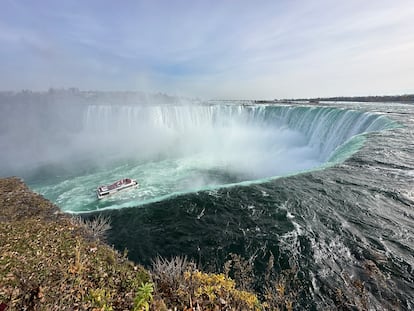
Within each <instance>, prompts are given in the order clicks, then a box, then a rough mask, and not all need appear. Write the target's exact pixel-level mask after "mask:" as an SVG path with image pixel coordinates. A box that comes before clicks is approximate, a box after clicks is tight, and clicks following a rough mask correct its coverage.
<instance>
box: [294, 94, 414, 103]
mask: <svg viewBox="0 0 414 311" xmlns="http://www.w3.org/2000/svg"><path fill="white" fill-rule="evenodd" d="M292 100H293V101H308V102H310V103H315V102H325V101H335V102H382V103H384V102H387V103H388V102H400V103H414V94H407V95H384V96H339V97H338V96H337V97H316V98H305V99H292Z"/></svg>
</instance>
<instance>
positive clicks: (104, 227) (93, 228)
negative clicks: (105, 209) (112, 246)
mask: <svg viewBox="0 0 414 311" xmlns="http://www.w3.org/2000/svg"><path fill="white" fill-rule="evenodd" d="M72 222H73V223H74V224H75V225H78V226H81V227H83V228H84V229H85V230H86V232H87V233H88V234H89V235H90V236H91V237H92V238H93V239H97V240H102V241H105V240H106V237H107V234H108V231H109V230H110V229H111V219H110V218H109V217H106V216H103V215H101V214H99V215H98V216H96V217H94V218H92V219H85V218H82V217H80V216H73V217H72Z"/></svg>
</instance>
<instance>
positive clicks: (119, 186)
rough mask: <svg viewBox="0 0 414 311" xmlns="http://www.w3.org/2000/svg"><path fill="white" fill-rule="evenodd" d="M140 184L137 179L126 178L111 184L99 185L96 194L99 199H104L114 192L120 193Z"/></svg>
mask: <svg viewBox="0 0 414 311" xmlns="http://www.w3.org/2000/svg"><path fill="white" fill-rule="evenodd" d="M138 186H139V185H138V182H137V181H136V180H135V179H131V178H124V179H120V180H118V181H116V182H114V183H113V184H111V185H109V186H99V187H98V188H97V189H96V195H97V196H98V199H103V198H106V197H108V196H110V195H112V194H115V193H118V192H119V191H123V190H127V189H133V188H137V187H138Z"/></svg>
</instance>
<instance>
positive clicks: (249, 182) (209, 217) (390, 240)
mask: <svg viewBox="0 0 414 311" xmlns="http://www.w3.org/2000/svg"><path fill="white" fill-rule="evenodd" d="M219 106H220V105H219ZM327 106H329V107H321V108H310V107H297V106H293V107H285V106H283V107H279V106H276V108H275V107H259V108H258V107H256V106H247V107H246V106H242V105H237V103H236V104H234V106H231V107H227V106H226V107H224V108H223V107H222V108H217V107H216V106H214V107H213V108H212V107H211V106H206V107H204V108H203V109H204V110H202V111H201V112H200V111H196V112H195V111H189V110H188V109H184V110H182V108H171V107H170V108H168V109H161V110H160V111H158V112H157V113H156V114H154V115H152V117H153V120H157V121H156V122H155V121H154V122H153V123H151V125H148V124H146V125H145V126H146V128H151V126H153V127H154V128H156V129H157V128H158V127H157V126H155V125H154V124H163V126H165V127H163V129H165V128H167V129H169V130H168V131H167V132H164V131H160V132H157V133H158V134H159V135H158V136H156V135H154V136H151V142H149V141H147V140H145V139H143V138H142V137H141V136H142V135H141V136H140V135H135V134H136V133H138V132H139V131H142V130H143V129H142V128H136V125H135V123H134V122H135V121H136V120H142V119H140V118H141V116H142V115H143V114H145V113H144V112H143V111H142V110H140V111H137V110H136V109H135V108H130V107H129V108H116V109H115V108H113V107H112V108H111V107H109V108H108V107H103V108H102V107H97V106H93V107H91V108H89V110H88V112H87V114H86V116H85V118H86V119H85V120H86V121H87V124H88V126H89V128H88V131H85V133H86V134H87V135H86V134H85V135H84V137H83V139H85V140H88V139H89V138H90V137H87V136H88V135H90V133H93V131H95V130H96V131H97V132H99V133H102V132H105V131H107V130H108V124H109V125H111V129H113V127H115V128H117V127H118V128H121V129H123V130H125V128H124V126H126V125H125V124H129V125H128V126H127V128H129V129H131V128H133V129H134V130H136V131H137V132H134V133H135V134H134V135H133V136H132V138H133V139H132V140H131V137H130V136H128V139H127V140H125V141H124V140H122V139H121V140H120V141H121V142H122V143H124V142H126V143H128V144H129V145H131V141H134V139H135V138H136V137H141V138H139V140H138V141H139V143H140V144H141V146H142V145H145V146H146V147H147V149H146V150H138V149H139V148H138V149H134V148H135V147H136V146H134V145H133V144H132V145H133V146H127V147H128V148H126V147H125V146H124V147H125V149H123V151H122V154H131V151H134V152H136V153H137V154H138V153H139V154H140V155H142V157H138V156H136V157H129V158H128V159H126V158H125V159H123V160H122V159H121V160H120V159H117V157H116V152H114V153H113V154H114V159H116V160H113V159H112V158H110V157H109V156H108V153H101V154H103V155H104V156H101V157H95V155H94V154H93V153H91V152H89V151H88V152H89V153H88V154H89V155H91V158H92V159H99V160H100V162H102V163H103V164H102V165H101V164H100V163H97V162H94V161H90V162H89V160H88V161H86V160H85V161H84V162H83V163H84V165H83V166H82V165H74V168H73V169H65V170H63V169H62V168H60V167H59V166H57V167H56V166H50V165H49V166H48V165H46V166H44V170H43V171H36V170H35V173H34V174H30V175H28V176H27V181H28V182H29V184H30V185H31V186H32V187H33V188H34V189H35V190H36V191H39V192H40V193H42V194H44V195H45V196H46V197H48V198H50V199H51V200H53V201H55V202H56V203H57V204H58V205H60V206H61V208H62V209H63V210H66V211H69V212H76V213H79V212H82V213H86V214H84V215H85V217H94V216H96V215H97V213H103V214H105V215H109V216H110V218H111V220H112V230H111V231H110V236H109V242H110V243H111V244H114V246H115V247H116V248H118V249H119V250H121V251H122V250H124V249H125V248H126V249H128V254H129V257H130V258H131V259H132V260H135V261H137V262H139V263H142V264H144V265H149V264H150V262H151V259H153V258H154V257H155V256H158V255H161V256H164V257H171V256H175V255H186V256H188V257H189V258H191V259H193V260H194V261H196V262H197V263H199V264H200V265H201V266H203V267H205V268H206V269H214V270H216V271H217V270H220V269H222V267H223V264H224V262H225V261H226V260H227V259H228V258H229V254H230V253H236V254H239V255H241V256H242V257H244V258H246V259H248V260H250V261H251V263H252V264H253V266H254V271H255V277H256V288H257V290H258V291H261V290H263V287H264V285H265V280H264V275H265V270H266V267H267V264H268V260H269V257H270V256H274V258H275V261H274V266H273V267H272V270H273V272H274V274H275V275H277V274H278V273H282V271H288V270H289V269H290V271H293V272H292V273H293V278H294V279H295V281H294V282H293V283H292V286H291V290H292V291H295V292H296V293H297V296H296V297H297V303H296V305H295V308H296V309H298V310H299V309H318V310H334V309H340V308H342V309H375V310H410V309H412V308H413V302H412V301H414V285H413V284H414V271H413V268H414V210H413V206H414V144H413V143H412V142H413V141H414V140H413V138H414V135H413V133H414V107H413V106H410V105H403V104H397V103H394V104H381V103H380V104H378V103H375V104H374V103H372V104H370V103H366V104H360V103H348V104H333V103H332V104H329V105H327ZM332 107H333V108H332ZM338 107H340V108H341V109H337V108H338ZM114 109H115V110H114ZM122 109H124V110H122ZM173 111H175V112H173ZM88 113H89V114H88ZM151 113H153V112H151ZM97 115H98V116H99V117H96V116H97ZM224 116H226V118H224ZM88 118H89V119H88ZM145 118H146V119H148V115H146V117H145ZM235 119H236V120H237V122H236V124H234V123H232V120H235ZM186 120H187V121H186ZM188 120H190V121H188ZM86 121H85V122H86ZM108 122H109V123H108ZM395 122H397V123H395ZM172 124H175V125H177V124H181V125H182V128H178V127H174V126H172ZM206 124H207V125H208V124H213V125H214V126H213V127H209V126H207V125H206ZM397 124H399V125H401V126H397ZM167 125H168V126H167ZM214 128H216V129H217V128H219V129H220V130H219V131H215V130H214ZM158 129H160V128H158ZM232 130H233V132H231V131H232ZM244 130H245V131H244ZM243 131H244V132H243ZM149 132H151V133H154V131H149ZM275 132H277V134H275V135H274V134H273V133H275ZM140 133H141V132H140ZM177 133H179V135H176V134H177ZM240 133H249V135H251V136H246V135H247V134H246V135H245V134H243V135H239V134H240ZM260 133H262V134H263V136H261V135H260ZM236 134H237V135H236ZM354 135H357V136H354ZM144 136H145V135H144ZM147 136H148V135H147ZM156 137H157V138H156ZM159 137H161V138H162V139H161V138H160V139H159V140H157V139H158V138H159ZM246 137H247V138H246ZM263 137H264V138H263ZM230 138H231V139H230ZM112 139H114V138H113V137H109V138H108V140H107V143H108V141H109V142H111V141H112ZM114 141H118V142H119V140H117V139H116V138H115V139H114ZM171 141H173V144H171ZM226 142H227V143H226ZM82 146H84V145H82ZM152 146H156V147H154V150H156V151H157V153H156V155H157V156H154V153H152V151H154V150H150V149H151V147H152ZM177 146H178V147H179V148H178V147H177ZM275 146H277V148H274V147H275ZM93 147H94V149H99V148H101V149H100V150H104V149H105V145H95V144H94V145H93ZM117 147H122V146H117ZM129 147H131V148H132V149H131V148H129ZM176 147H177V148H176ZM186 147H191V148H186ZM109 150H111V151H113V149H112V148H110V149H109ZM118 150H119V149H118ZM281 150H283V152H280V151H281ZM144 151H147V152H146V153H145V152H144ZM100 152H101V151H100ZM71 162H72V163H75V161H71ZM234 163H236V164H237V165H232V164H234ZM299 164H300V165H299ZM62 166H64V167H66V168H67V167H68V166H65V165H62ZM81 167H82V168H81ZM298 172H300V173H298ZM126 175H127V176H126ZM45 176H46V177H45ZM120 177H133V178H137V179H138V181H139V182H140V183H141V184H142V185H141V187H140V188H139V189H137V191H131V192H128V193H125V194H123V195H121V196H119V197H114V198H112V199H110V200H108V201H104V202H98V201H97V200H96V199H95V197H94V193H93V189H94V188H95V187H96V184H99V183H102V182H103V181H111V180H116V179H118V178H120ZM91 211H93V213H90V212H91ZM360 284H364V285H363V286H364V287H363V290H362V289H361V287H360V286H359V285H360Z"/></svg>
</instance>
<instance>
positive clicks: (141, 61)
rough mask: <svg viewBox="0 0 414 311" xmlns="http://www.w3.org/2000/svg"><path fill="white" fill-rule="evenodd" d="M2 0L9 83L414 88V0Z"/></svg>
mask: <svg viewBox="0 0 414 311" xmlns="http://www.w3.org/2000/svg"><path fill="white" fill-rule="evenodd" d="M2 7H3V10H1V11H0V21H1V22H0V62H2V63H3V64H1V65H2V68H4V70H2V71H1V72H0V81H1V85H2V86H1V87H2V88H3V89H7V88H13V89H19V88H35V87H36V88H48V87H50V86H79V87H81V88H94V89H108V88H109V89H111V88H112V89H139V90H151V91H153V90H160V91H166V92H170V93H184V94H190V95H200V96H205V97H226V98H238V97H248V98H275V97H295V96H323V95H341V94H349V93H364V92H367V93H372V92H374V93H388V92H391V91H392V92H398V90H407V89H409V88H410V87H409V85H414V81H413V77H412V76H411V75H410V74H409V73H408V69H412V68H413V66H414V60H413V59H412V57H409V55H414V46H413V45H412V44H411V42H414V20H413V18H412V16H414V6H412V3H411V1H404V0H397V1H392V2H391V1H385V0H378V1H364V2H362V1H357V0H350V1H343V2H335V3H333V2H332V1H328V0H317V1H312V2H310V1H298V0H293V1H287V0H280V1H260V2H251V1H234V0H229V1H192V2H188V1H184V0H182V1H174V2H171V1H161V0H155V1H123V2H122V3H117V2H113V1H87V2H83V1H68V2H56V1H42V2H27V1H6V2H5V3H3V4H2ZM22 67H24V68H26V71H25V74H24V75H22V74H21V68H22ZM374 72H375V73H377V75H376V79H375V80H372V75H373V73H374ZM378 73H380V74H379V75H378ZM388 75H392V76H393V77H392V78H391V77H389V76H388ZM333 81H337V82H336V83H334V82H333ZM356 81H357V83H356ZM411 88H412V86H411ZM412 91H413V92H414V89H412Z"/></svg>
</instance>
